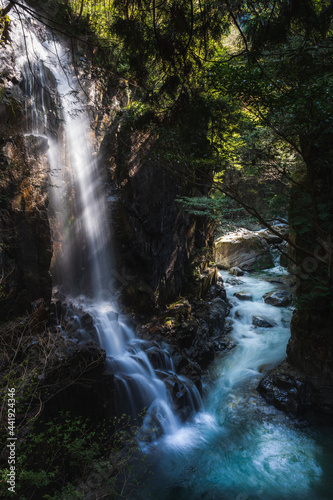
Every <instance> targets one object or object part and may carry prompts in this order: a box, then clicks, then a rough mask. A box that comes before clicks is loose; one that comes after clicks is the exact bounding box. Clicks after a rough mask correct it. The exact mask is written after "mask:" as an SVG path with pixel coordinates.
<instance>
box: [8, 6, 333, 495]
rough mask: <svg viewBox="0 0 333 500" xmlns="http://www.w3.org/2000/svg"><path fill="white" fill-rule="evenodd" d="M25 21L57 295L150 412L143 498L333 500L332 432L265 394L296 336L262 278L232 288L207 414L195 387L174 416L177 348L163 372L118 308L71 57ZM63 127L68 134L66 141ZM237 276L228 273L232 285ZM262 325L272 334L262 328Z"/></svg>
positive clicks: (28, 83)
mask: <svg viewBox="0 0 333 500" xmlns="http://www.w3.org/2000/svg"><path fill="white" fill-rule="evenodd" d="M14 10H15V9H14ZM16 12H17V14H16V20H15V15H14V23H16V24H17V26H18V29H17V30H16V33H17V35H16V38H15V40H13V43H15V44H16V51H17V53H18V54H20V56H19V57H18V58H17V64H18V65H19V67H20V68H21V73H22V75H24V83H25V88H24V92H25V93H26V95H27V96H28V97H29V99H28V100H27V117H29V119H28V120H27V126H26V128H27V134H34V135H40V136H42V137H43V138H46V139H47V140H48V144H49V163H50V170H51V173H50V181H51V183H52V184H53V186H54V188H53V190H52V192H51V207H52V210H53V213H54V214H55V215H56V217H55V219H56V225H57V232H58V234H59V235H61V240H60V241H59V242H58V243H57V245H58V247H57V249H58V265H57V269H58V281H59V284H61V285H62V286H63V287H64V288H65V289H66V292H67V294H69V295H70V296H71V297H72V299H73V301H74V303H76V304H79V305H80V306H81V307H83V308H84V310H86V311H88V312H89V313H90V314H91V316H92V317H93V319H94V324H95V326H96V329H97V332H98V336H99V341H100V344H101V346H102V347H103V348H104V349H105V350H106V352H107V356H108V367H109V370H110V371H112V372H113V373H114V374H115V381H116V390H117V393H118V400H119V401H120V403H121V408H120V410H122V409H125V410H127V411H131V412H133V413H134V414H135V413H136V412H137V411H138V410H141V408H142V407H143V406H147V407H149V412H148V417H149V418H148V420H146V425H147V428H149V426H150V425H151V424H152V421H153V422H154V425H155V423H156V422H158V424H159V427H160V432H159V433H158V434H157V435H156V436H154V438H155V441H154V442H153V443H151V444H149V445H148V444H147V450H148V451H149V454H148V460H149V462H150V464H151V466H152V468H153V469H154V472H155V474H154V478H153V480H152V481H151V483H150V484H149V485H148V489H147V490H145V491H142V492H141V493H137V495H138V496H137V497H136V498H139V497H140V498H147V493H148V492H149V493H150V494H151V498H153V500H158V499H164V500H190V499H191V500H192V499H193V500H195V499H216V500H223V499H225V500H231V499H236V500H247V499H253V500H281V499H286V500H293V499H295V500H301V499H303V500H328V499H329V498H332V496H331V492H332V491H333V483H332V478H331V474H330V472H331V470H330V468H332V463H333V457H332V444H333V439H332V433H331V432H329V431H327V430H326V429H318V428H313V427H309V426H307V425H306V424H304V423H300V422H298V421H296V420H294V419H292V418H289V417H287V416H286V415H285V414H282V413H281V412H279V411H277V410H275V409H274V408H272V407H270V406H268V405H266V404H265V403H264V402H263V400H262V399H261V398H260V396H259V395H258V393H257V392H256V386H257V384H258V381H259V379H260V377H261V376H262V373H263V372H265V370H267V369H269V368H270V367H272V366H275V365H277V364H278V363H279V362H280V361H282V360H283V359H284V357H285V350H286V344H287V341H288V337H289V322H290V317H291V313H292V311H291V309H290V308H286V309H285V308H276V307H273V306H269V305H267V304H264V303H263V301H262V296H263V295H264V293H266V292H268V291H271V290H273V289H275V288H276V285H275V284H272V283H269V282H268V281H267V280H265V279H263V278H262V277H258V276H257V277H254V276H245V277H242V278H241V280H242V283H236V284H230V285H229V284H228V283H226V287H227V292H228V295H229V298H230V300H231V301H232V303H233V308H232V310H231V319H232V320H233V321H234V324H233V331H232V333H231V336H232V338H233V340H234V341H235V344H236V347H235V348H234V349H232V350H231V351H230V352H229V353H227V354H223V353H222V354H221V355H220V356H219V357H217V359H216V361H215V362H214V364H213V365H212V366H211V367H210V382H209V384H208V385H207V387H206V394H207V395H206V399H205V402H204V406H203V408H201V409H200V406H201V400H200V396H199V395H198V393H197V391H196V390H195V388H193V387H190V386H189V388H188V392H189V394H188V401H189V405H190V406H191V409H192V410H197V413H196V414H194V416H192V419H191V420H190V421H189V422H187V423H186V424H181V422H180V420H179V419H178V417H177V416H176V415H175V414H174V412H173V411H172V402H171V400H170V396H169V395H168V392H167V390H166V385H165V384H164V382H163V380H161V378H159V377H158V376H157V375H156V371H155V369H158V370H159V371H160V372H164V373H166V374H167V375H168V374H169V375H172V376H175V374H174V368H173V364H172V360H171V358H170V356H169V354H168V352H167V349H165V348H164V347H163V346H162V347H161V348H160V349H159V356H158V359H159V362H158V363H157V366H154V367H153V366H152V363H151V362H150V357H149V355H150V352H151V350H152V349H154V348H156V346H153V345H151V344H149V343H147V342H144V341H140V340H139V339H137V338H135V335H134V333H133V331H132V330H131V329H130V328H129V327H128V326H127V324H126V318H124V317H123V316H122V315H121V314H120V312H119V310H118V306H117V303H116V301H115V300H114V299H113V295H112V289H111V288H110V281H112V262H111V260H110V257H109V256H110V235H109V232H108V227H107V222H108V220H107V219H108V208H107V204H106V201H105V200H106V187H105V185H104V182H103V179H102V177H101V176H100V172H99V168H98V164H97V163H96V161H95V155H94V150H93V148H92V146H91V140H90V139H91V137H90V136H91V130H90V125H89V119H88V115H87V112H86V100H85V97H84V96H83V95H82V91H81V89H80V86H79V84H78V82H77V79H76V76H75V73H74V72H73V68H72V64H71V57H70V54H69V51H68V49H66V48H64V46H63V44H61V43H60V42H57V41H54V40H53V38H52V37H51V36H50V34H48V33H47V31H44V32H43V33H44V34H43V36H42V37H41V36H37V32H38V31H40V30H41V28H40V26H38V23H36V22H35V21H32V20H31V19H29V16H27V15H26V14H24V13H23V12H21V13H20V14H19V11H18V9H16ZM57 120H58V122H59V120H60V122H61V125H60V126H58V129H57V130H56V128H57V127H56V126H55V123H57ZM228 277H229V276H228V274H227V273H223V278H224V279H225V281H227V280H228ZM105 291H107V294H108V297H106V293H105ZM237 291H245V292H250V293H251V294H252V301H247V302H244V301H240V300H238V299H237V298H235V297H234V293H235V292H237ZM101 292H102V293H101ZM253 316H260V317H261V318H263V319H266V320H267V321H269V322H271V324H272V327H269V328H268V327H267V328H261V327H257V328H255V327H254V325H253V323H252V321H253ZM78 321H79V319H78ZM198 410H199V411H198ZM161 434H162V437H161ZM144 481H145V479H144V478H143V482H144Z"/></svg>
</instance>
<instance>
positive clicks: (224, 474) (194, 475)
mask: <svg viewBox="0 0 333 500" xmlns="http://www.w3.org/2000/svg"><path fill="white" fill-rule="evenodd" d="M221 274H222V276H223V279H224V280H225V286H226V289H227V295H228V298H229V300H231V302H232V303H233V308H232V309H231V313H230V317H231V319H232V320H233V321H234V324H233V330H232V332H231V333H230V335H231V338H232V339H233V340H234V341H235V343H236V347H235V348H234V349H233V350H231V351H230V352H228V353H227V354H225V355H224V354H223V353H222V354H221V355H220V356H218V357H217V359H216V360H215V362H214V363H213V365H212V366H211V367H210V370H209V375H210V376H209V379H210V380H209V382H208V383H207V386H206V397H205V400H204V409H203V411H202V412H200V413H198V414H197V415H196V417H195V418H194V420H193V421H192V422H189V423H188V424H187V425H185V426H184V427H183V428H182V429H181V431H179V432H177V433H176V434H173V435H169V436H166V437H165V438H164V439H163V440H161V441H160V442H158V443H156V444H155V446H152V447H150V449H149V454H148V461H149V463H150V464H151V467H152V469H153V479H152V480H151V481H150V482H149V485H148V487H147V490H146V491H145V492H144V493H142V497H140V498H146V497H147V496H145V495H147V492H148V491H149V493H150V494H151V498H153V499H154V500H160V499H164V500H190V499H191V500H196V499H205V500H208V499H210V500H213V499H214V500H282V499H285V500H301V499H302V500H328V499H331V498H332V492H333V477H332V470H333V467H332V466H333V446H332V445H333V435H332V434H333V433H332V429H331V428H325V427H323V426H315V425H310V424H308V423H307V422H305V421H300V420H298V419H295V418H292V417H289V416H287V415H286V414H284V413H282V412H280V411H278V410H276V409H275V408H274V407H272V406H270V405H268V404H266V403H265V401H264V400H263V399H262V398H261V396H260V395H259V394H258V393H257V391H256V387H257V385H258V382H259V380H260V378H261V377H262V373H263V372H265V370H267V369H269V368H270V367H273V366H276V365H277V364H278V363H279V362H281V361H282V360H283V359H284V358H285V356H286V354H285V352H286V345H287V342H288V338H289V335H290V330H289V324H290V318H291V314H292V308H291V307H289V308H278V307H274V306H271V305H268V304H265V303H264V302H263V300H262V296H263V295H264V294H265V293H266V292H269V291H272V290H275V289H277V287H278V286H281V285H278V284H276V283H271V282H269V281H267V279H268V276H265V275H262V274H261V275H257V276H256V275H247V276H242V277H241V278H240V280H241V281H242V283H241V284H237V285H231V284H228V283H227V282H226V281H227V280H228V279H229V280H230V278H231V276H230V275H229V274H228V273H227V272H223V273H221ZM271 274H272V273H271ZM239 291H244V292H249V293H251V295H252V301H241V300H238V299H236V298H235V297H234V293H236V292H239ZM253 316H260V317H263V318H265V319H267V320H268V321H270V322H271V323H274V326H273V327H270V328H255V327H254V325H253V324H252V320H253ZM142 482H144V478H142Z"/></svg>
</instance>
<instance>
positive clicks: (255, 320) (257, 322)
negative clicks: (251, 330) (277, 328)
mask: <svg viewBox="0 0 333 500" xmlns="http://www.w3.org/2000/svg"><path fill="white" fill-rule="evenodd" d="M252 324H253V325H254V326H258V327H259V328H272V327H273V326H274V323H270V322H269V321H267V320H266V319H264V318H262V317H261V316H253V317H252Z"/></svg>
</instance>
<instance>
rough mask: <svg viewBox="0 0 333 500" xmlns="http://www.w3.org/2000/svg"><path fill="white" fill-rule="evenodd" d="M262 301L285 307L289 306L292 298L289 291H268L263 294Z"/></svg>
mask: <svg viewBox="0 0 333 500" xmlns="http://www.w3.org/2000/svg"><path fill="white" fill-rule="evenodd" d="M263 299H264V302H265V303H266V304H270V305H271V306H275V307H287V306H290V305H291V303H292V300H293V296H292V294H291V293H289V292H285V291H281V292H268V293H265V295H264V296H263Z"/></svg>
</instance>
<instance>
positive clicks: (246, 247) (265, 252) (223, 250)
mask: <svg viewBox="0 0 333 500" xmlns="http://www.w3.org/2000/svg"><path fill="white" fill-rule="evenodd" d="M214 246H215V262H216V264H217V266H218V267H220V268H222V269H230V268H233V267H238V268H241V269H242V270H243V271H255V270H259V269H268V268H271V267H273V266H274V263H273V259H272V256H271V254H270V249H269V244H268V243H267V241H266V240H265V239H264V238H261V236H259V235H258V234H257V233H255V232H253V231H248V230H246V229H240V230H239V231H237V232H235V233H230V234H228V235H225V236H222V237H221V238H218V239H217V240H216V241H215V245H214Z"/></svg>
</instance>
